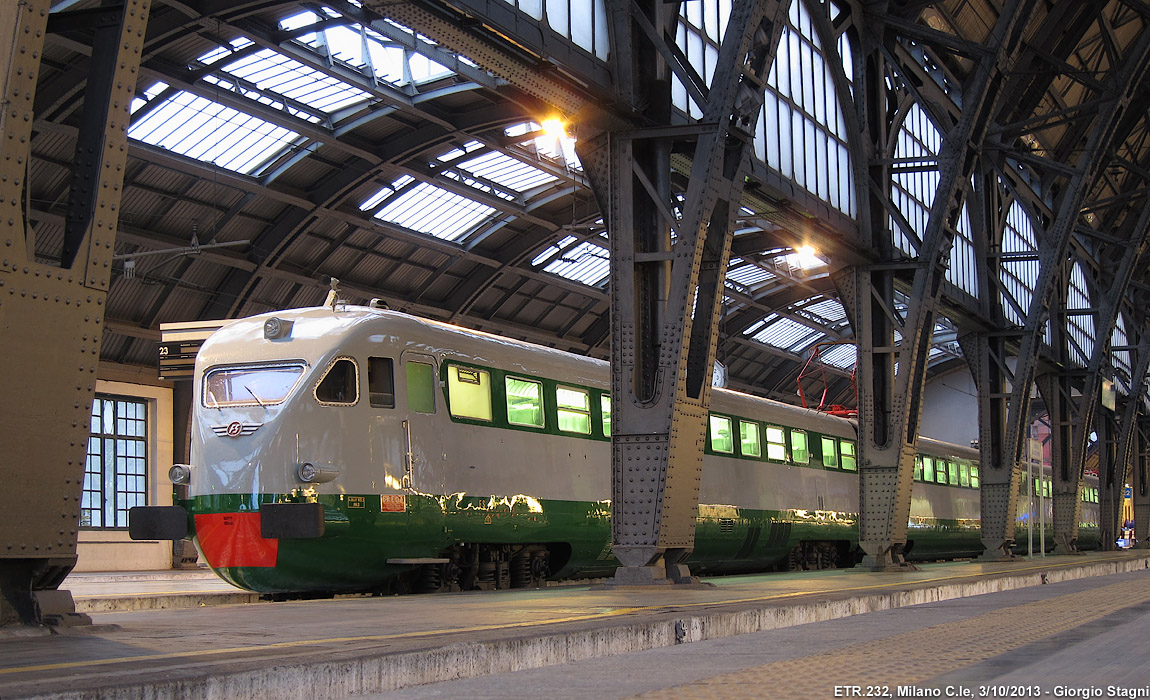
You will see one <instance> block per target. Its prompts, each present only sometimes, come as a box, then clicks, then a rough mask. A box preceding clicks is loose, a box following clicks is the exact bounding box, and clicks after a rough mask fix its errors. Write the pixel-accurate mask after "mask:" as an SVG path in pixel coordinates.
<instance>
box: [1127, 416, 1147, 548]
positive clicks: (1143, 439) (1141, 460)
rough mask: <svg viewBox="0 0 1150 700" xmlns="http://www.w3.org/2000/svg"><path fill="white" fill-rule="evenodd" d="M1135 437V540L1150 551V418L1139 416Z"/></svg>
mask: <svg viewBox="0 0 1150 700" xmlns="http://www.w3.org/2000/svg"><path fill="white" fill-rule="evenodd" d="M1135 425H1136V427H1135V429H1134V436H1133V438H1132V439H1133V442H1134V445H1133V455H1134V459H1133V463H1132V464H1131V465H1130V466H1131V478H1130V485H1131V487H1132V488H1133V492H1134V493H1133V496H1134V498H1133V501H1134V539H1136V540H1137V541H1138V542H1137V544H1135V546H1136V547H1137V548H1139V549H1150V439H1148V437H1147V436H1148V435H1150V416H1139V417H1138V419H1137V421H1136V423H1135Z"/></svg>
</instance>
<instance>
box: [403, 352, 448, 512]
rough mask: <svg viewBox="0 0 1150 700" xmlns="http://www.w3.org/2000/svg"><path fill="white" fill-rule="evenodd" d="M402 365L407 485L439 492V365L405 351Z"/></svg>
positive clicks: (419, 355) (419, 354) (441, 457)
mask: <svg viewBox="0 0 1150 700" xmlns="http://www.w3.org/2000/svg"><path fill="white" fill-rule="evenodd" d="M400 363H401V364H402V365H403V377H404V385H405V391H404V398H405V401H406V409H407V410H406V412H405V415H404V419H403V423H402V425H401V428H402V430H403V449H404V477H403V484H404V486H405V487H406V488H408V489H412V490H415V491H420V492H423V493H436V494H438V493H442V490H443V454H444V446H443V445H442V444H441V439H440V436H439V435H438V434H437V430H436V414H437V412H438V411H439V410H442V407H440V406H439V405H438V404H439V403H440V399H439V396H438V394H439V391H438V389H439V367H438V363H437V362H436V361H435V358H434V357H432V356H431V355H425V354H423V353H414V352H405V353H403V354H402V355H401V356H400Z"/></svg>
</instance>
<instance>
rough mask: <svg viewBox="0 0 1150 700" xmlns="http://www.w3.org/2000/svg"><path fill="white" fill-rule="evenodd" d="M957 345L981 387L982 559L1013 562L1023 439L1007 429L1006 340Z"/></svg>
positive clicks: (970, 338) (980, 336) (992, 337)
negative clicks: (1011, 551)
mask: <svg viewBox="0 0 1150 700" xmlns="http://www.w3.org/2000/svg"><path fill="white" fill-rule="evenodd" d="M958 342H959V345H961V346H962V353H963V355H965V356H966V361H967V364H968V366H969V367H970V373H971V375H972V377H973V378H974V383H975V386H976V387H977V388H978V444H979V452H980V453H981V456H982V459H981V460H980V461H979V471H978V478H979V482H980V484H979V501H980V504H981V510H980V516H979V517H980V519H981V522H982V527H981V531H982V545H983V548H984V550H983V554H982V558H984V559H991V560H994V559H1000V558H1009V557H1010V556H1011V553H1010V550H1011V545H1013V544H1014V528H1015V518H1016V513H1017V511H1016V508H1017V502H1018V482H1019V478H1020V472H1019V470H1018V468H1017V467H1018V453H1019V443H1020V442H1021V441H1022V436H1021V435H1019V434H1018V433H1012V432H1009V431H1008V430H1007V423H1006V413H1007V406H1006V397H1007V396H1009V393H1008V392H1007V390H1006V389H1007V386H1008V385H1009V382H1010V371H1009V369H1008V367H1007V364H1006V355H1007V350H1006V338H1005V337H1004V336H1002V335H1001V334H995V333H971V334H967V335H963V336H960V337H959V339H958Z"/></svg>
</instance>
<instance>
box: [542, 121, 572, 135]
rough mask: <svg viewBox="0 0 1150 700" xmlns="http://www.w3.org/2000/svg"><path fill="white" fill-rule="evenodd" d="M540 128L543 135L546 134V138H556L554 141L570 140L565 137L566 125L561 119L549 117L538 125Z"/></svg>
mask: <svg viewBox="0 0 1150 700" xmlns="http://www.w3.org/2000/svg"><path fill="white" fill-rule="evenodd" d="M540 126H542V127H543V132H544V133H545V134H547V135H548V136H550V137H551V138H556V139H566V138H570V137H569V136H568V135H567V124H566V123H565V122H564V121H563V120H562V119H560V118H558V117H551V118H550V119H544V120H543V123H542V124H540Z"/></svg>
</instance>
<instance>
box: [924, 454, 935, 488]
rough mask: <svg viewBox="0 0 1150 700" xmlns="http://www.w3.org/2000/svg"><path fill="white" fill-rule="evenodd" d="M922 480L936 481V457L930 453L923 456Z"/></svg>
mask: <svg viewBox="0 0 1150 700" xmlns="http://www.w3.org/2000/svg"><path fill="white" fill-rule="evenodd" d="M922 480H923V481H925V482H928V483H929V482H932V481H934V457H931V456H930V455H923V456H922Z"/></svg>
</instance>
